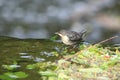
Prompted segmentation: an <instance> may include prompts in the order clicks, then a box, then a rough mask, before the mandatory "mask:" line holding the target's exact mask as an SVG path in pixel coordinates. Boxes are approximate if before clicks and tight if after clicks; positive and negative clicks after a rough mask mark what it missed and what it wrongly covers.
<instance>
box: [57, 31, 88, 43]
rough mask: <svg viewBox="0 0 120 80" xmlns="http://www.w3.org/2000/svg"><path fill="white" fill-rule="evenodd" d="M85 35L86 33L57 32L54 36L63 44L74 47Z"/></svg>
mask: <svg viewBox="0 0 120 80" xmlns="http://www.w3.org/2000/svg"><path fill="white" fill-rule="evenodd" d="M85 33H86V31H82V32H80V33H77V32H75V31H67V30H60V31H59V32H56V33H55V34H57V35H59V36H60V37H61V40H62V42H63V43H64V44H66V45H76V44H78V43H79V42H80V41H82V40H83V36H84V34H85Z"/></svg>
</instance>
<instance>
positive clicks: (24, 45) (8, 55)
mask: <svg viewBox="0 0 120 80" xmlns="http://www.w3.org/2000/svg"><path fill="white" fill-rule="evenodd" d="M59 45H60V44H59V43H56V42H53V41H50V40H45V39H17V38H10V37H0V74H3V73H4V72H7V70H6V69H4V68H3V67H2V65H11V64H13V63H14V62H15V61H16V62H17V63H18V65H19V67H18V68H17V69H16V70H15V71H23V72H25V73H27V74H29V76H28V77H27V78H25V79H22V80H41V79H40V75H39V74H38V73H37V70H28V69H26V66H27V65H28V64H33V63H36V62H43V61H54V60H57V58H56V57H55V56H54V55H53V54H51V52H52V51H55V46H56V47H57V46H59Z"/></svg>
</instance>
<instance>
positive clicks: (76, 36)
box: [67, 31, 82, 41]
mask: <svg viewBox="0 0 120 80" xmlns="http://www.w3.org/2000/svg"><path fill="white" fill-rule="evenodd" d="M67 36H68V37H69V40H71V41H78V40H82V37H81V35H79V34H78V33H77V32H74V31H70V33H69V34H68V35H67Z"/></svg>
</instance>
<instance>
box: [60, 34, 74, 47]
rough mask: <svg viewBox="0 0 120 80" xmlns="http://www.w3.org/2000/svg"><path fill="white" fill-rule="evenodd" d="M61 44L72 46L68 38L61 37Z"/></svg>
mask: <svg viewBox="0 0 120 80" xmlns="http://www.w3.org/2000/svg"><path fill="white" fill-rule="evenodd" d="M61 38H62V42H63V43H64V44H66V45H72V44H73V43H72V42H71V41H70V40H69V38H68V36H62V37H61Z"/></svg>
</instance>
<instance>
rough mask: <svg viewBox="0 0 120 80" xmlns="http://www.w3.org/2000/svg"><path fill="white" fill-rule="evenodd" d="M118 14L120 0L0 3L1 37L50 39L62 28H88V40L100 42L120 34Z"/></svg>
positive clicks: (2, 0)
mask: <svg viewBox="0 0 120 80" xmlns="http://www.w3.org/2000/svg"><path fill="white" fill-rule="evenodd" d="M118 13H119V0H97V1H95V0H0V35H7V36H12V37H17V38H49V37H50V36H51V35H53V34H54V32H55V31H57V30H59V29H63V28H65V29H69V30H75V31H78V32H79V31H81V30H82V29H84V28H85V29H87V30H88V32H91V34H90V35H89V37H88V38H87V41H89V42H98V41H100V40H103V39H104V38H108V37H111V35H120V33H119V32H120V26H119V25H120V23H119V22H120V19H119V16H120V15H119V14H118ZM84 25H85V26H84ZM113 30H114V32H113ZM104 31H105V32H104ZM111 31H112V32H111ZM106 32H107V34H106ZM119 40H120V39H115V40H113V42H116V43H117V42H119Z"/></svg>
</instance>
